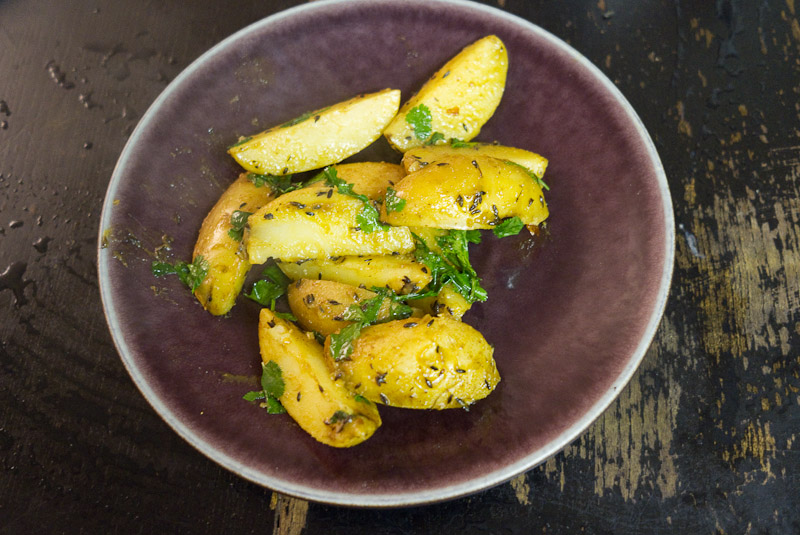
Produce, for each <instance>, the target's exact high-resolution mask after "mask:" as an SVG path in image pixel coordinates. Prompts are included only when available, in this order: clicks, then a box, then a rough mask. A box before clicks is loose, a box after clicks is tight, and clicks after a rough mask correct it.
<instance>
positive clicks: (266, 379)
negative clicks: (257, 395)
mask: <svg viewBox="0 0 800 535" xmlns="http://www.w3.org/2000/svg"><path fill="white" fill-rule="evenodd" d="M261 368H262V372H261V388H263V389H264V392H265V393H266V394H267V395H268V396H272V397H275V398H279V397H281V396H282V395H283V392H284V390H285V389H286V384H285V383H284V382H283V372H282V371H281V367H280V366H278V363H277V362H275V361H274V360H271V361H269V362H267V363H262V364H261Z"/></svg>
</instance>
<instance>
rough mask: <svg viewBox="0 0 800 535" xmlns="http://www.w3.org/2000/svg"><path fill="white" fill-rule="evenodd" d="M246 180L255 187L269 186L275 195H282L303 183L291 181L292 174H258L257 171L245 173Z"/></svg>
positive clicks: (301, 185)
mask: <svg viewBox="0 0 800 535" xmlns="http://www.w3.org/2000/svg"><path fill="white" fill-rule="evenodd" d="M247 180H249V181H250V182H252V183H253V184H255V186H256V187H257V188H260V187H262V186H269V187H270V188H271V189H272V192H273V193H274V194H275V195H283V194H284V193H288V192H290V191H292V190H296V189H298V188H301V187H303V184H298V183H295V182H292V175H260V174H258V173H247Z"/></svg>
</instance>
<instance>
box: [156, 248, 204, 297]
mask: <svg viewBox="0 0 800 535" xmlns="http://www.w3.org/2000/svg"><path fill="white" fill-rule="evenodd" d="M209 267H210V266H209V264H208V260H206V259H205V258H203V255H197V256H196V257H195V258H194V260H193V261H192V263H191V264H187V263H186V262H183V261H178V262H175V263H174V264H170V263H169V262H161V261H158V260H156V261H154V262H153V263H152V265H151V270H152V272H153V275H155V276H156V277H163V276H164V275H177V276H178V278H179V279H180V281H181V282H182V283H183V284H185V285H186V286H187V287H188V288H189V289H190V290H191V291H192V292H194V291H195V290H196V289H197V287H198V286H200V284H201V283H202V282H203V279H205V278H206V276H207V275H208V269H209Z"/></svg>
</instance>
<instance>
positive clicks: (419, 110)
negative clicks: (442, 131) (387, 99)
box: [406, 104, 433, 141]
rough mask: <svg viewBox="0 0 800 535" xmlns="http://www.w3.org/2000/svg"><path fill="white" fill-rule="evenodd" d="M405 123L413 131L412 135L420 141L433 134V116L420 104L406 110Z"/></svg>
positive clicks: (428, 109)
mask: <svg viewBox="0 0 800 535" xmlns="http://www.w3.org/2000/svg"><path fill="white" fill-rule="evenodd" d="M406 122H407V123H408V124H409V125H411V128H413V129H414V135H415V136H417V139H419V140H421V141H425V140H427V139H428V138H429V137H431V134H432V133H433V116H432V115H431V110H430V108H428V107H427V106H426V105H425V104H420V105H419V106H415V107H413V108H411V109H410V110H408V113H406Z"/></svg>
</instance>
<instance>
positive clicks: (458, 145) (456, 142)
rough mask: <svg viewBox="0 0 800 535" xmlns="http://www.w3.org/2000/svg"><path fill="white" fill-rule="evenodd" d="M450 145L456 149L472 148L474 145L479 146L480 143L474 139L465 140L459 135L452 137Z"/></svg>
mask: <svg viewBox="0 0 800 535" xmlns="http://www.w3.org/2000/svg"><path fill="white" fill-rule="evenodd" d="M450 146H451V147H453V148H454V149H471V148H473V147H477V146H478V143H476V142H473V141H464V140H463V139H458V138H457V137H451V138H450Z"/></svg>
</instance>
